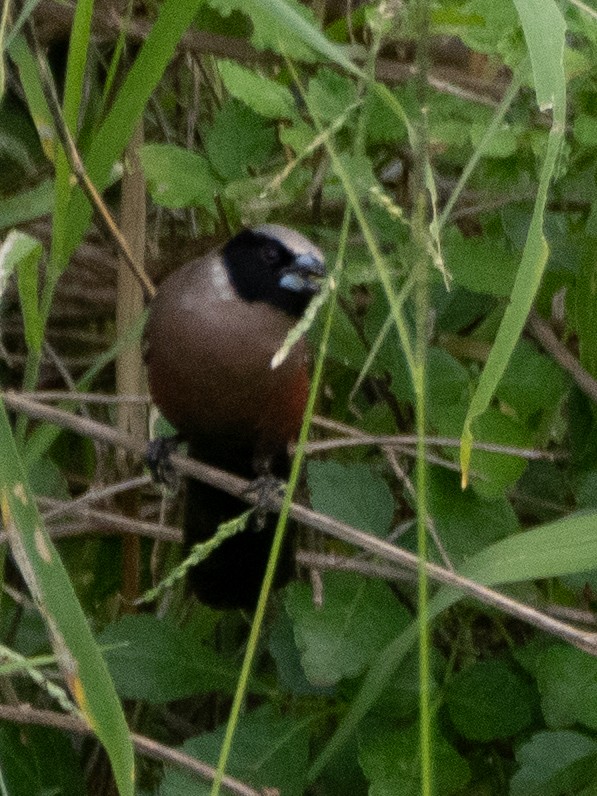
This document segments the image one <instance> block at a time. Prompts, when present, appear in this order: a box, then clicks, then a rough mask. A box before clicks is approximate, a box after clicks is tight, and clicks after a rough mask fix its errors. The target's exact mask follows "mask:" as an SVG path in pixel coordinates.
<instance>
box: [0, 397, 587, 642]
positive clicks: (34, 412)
mask: <svg viewBox="0 0 597 796" xmlns="http://www.w3.org/2000/svg"><path fill="white" fill-rule="evenodd" d="M0 395H1V396H2V398H3V399H4V401H5V403H6V404H7V405H8V406H9V407H11V408H12V409H14V410H17V411H21V412H24V413H25V414H27V415H28V416H29V417H32V418H35V419H37V420H43V421H45V422H48V423H53V424H55V425H58V426H60V427H62V428H68V429H70V430H71V431H74V432H76V433H79V434H83V435H86V436H90V437H94V438H95V439H98V440H100V441H103V442H107V443H109V444H111V445H116V446H119V447H122V448H124V449H125V450H128V451H130V452H131V453H135V454H137V455H138V456H141V457H143V456H144V455H145V446H144V445H142V444H141V443H139V442H137V441H136V440H135V439H133V438H132V437H131V436H130V435H128V434H124V433H121V432H119V431H117V430H115V429H114V428H112V427H110V426H106V425H103V424H102V423H97V422H96V421H93V420H88V419H87V418H82V417H77V416H76V415H72V414H70V413H69V412H64V411H62V410H60V409H55V408H54V407H50V406H46V405H44V404H39V403H36V402H35V401H32V400H31V399H29V398H23V397H22V396H21V395H18V394H17V393H14V392H4V393H1V394H0ZM171 463H172V467H173V468H174V469H175V470H176V471H177V472H179V473H181V474H182V475H185V476H190V477H191V478H197V479H198V480H200V481H203V482H205V483H207V484H209V485H210V486H214V487H216V488H217V489H222V490H224V491H226V492H229V493H230V494H232V495H235V496H236V497H239V498H241V499H242V500H244V501H246V502H248V503H251V502H254V501H255V500H256V499H257V498H256V495H255V493H254V491H253V493H251V492H250V491H249V490H248V487H249V485H250V484H249V482H248V481H247V480H245V479H244V478H239V477H238V476H236V475H233V474H231V473H225V472H223V471H222V470H218V469H216V468H215V467H211V466H209V465H207V464H202V463H201V462H198V461H195V460H194V459H190V458H188V457H187V456H183V455H181V454H179V453H173V454H172V456H171ZM280 505H281V500H279V499H277V498H274V497H272V499H271V501H270V506H271V508H272V509H278V508H280ZM290 516H291V517H293V519H295V520H297V521H299V522H302V523H304V524H305V525H308V526H309V527H310V528H314V529H315V530H318V531H320V532H321V533H324V534H326V535H328V536H332V537H334V538H336V539H340V540H341V541H343V542H347V543H348V544H352V545H354V546H356V547H358V548H361V549H362V550H366V551H367V552H369V553H371V554H372V555H375V556H378V557H380V558H382V559H384V560H386V561H389V562H391V563H393V564H397V565H399V566H401V567H403V568H404V569H407V570H409V571H411V572H417V571H418V568H419V559H418V556H416V555H415V554H414V553H411V552H410V551H409V550H405V549H403V548H400V547H397V546H395V545H392V544H390V543H389V542H387V541H386V540H384V539H380V538H379V537H377V536H373V535H372V534H368V533H365V532H364V531H360V530H359V529H358V528H353V527H352V526H350V525H346V524H345V523H343V522H340V521H339V520H336V519H334V518H333V517H328V516H326V515H324V514H319V513H318V512H316V511H313V510H311V509H308V508H305V507H304V506H300V505H298V504H296V503H293V504H292V506H291V509H290ZM425 567H426V569H427V574H428V575H429V577H431V578H433V579H434V580H436V581H437V582H438V583H442V584H444V585H446V586H452V587H455V588H457V589H460V590H461V591H462V592H463V593H465V594H467V595H469V596H471V597H474V598H475V599H477V600H478V601H479V602H481V603H483V604H485V605H489V606H492V607H494V608H498V609H500V610H502V611H504V612H505V613H507V614H509V615H510V616H513V617H515V618H517V619H520V620H521V621H523V622H527V623H528V624H530V625H533V626H534V627H537V628H540V629H541V630H544V631H545V632H547V633H551V634H552V635H554V636H557V637H558V638H561V639H563V640H564V641H567V642H569V643H570V644H572V645H573V646H575V647H578V648H579V649H582V650H585V651H586V652H589V653H591V654H593V655H597V634H596V633H590V632H588V631H585V630H579V629H578V628H575V627H572V626H571V625H568V624H566V623H564V622H560V621H558V620H557V619H553V618H551V617H550V616H547V615H546V614H545V613H543V612H541V611H538V610H537V609H535V608H532V607H531V606H528V605H525V604H524V603H521V602H518V601H517V600H514V599H512V598H511V597H508V596H506V595H505V594H502V593H500V592H498V591H495V590H494V589H491V588H488V587H486V586H482V585H481V584H479V583H477V582H476V581H474V580H471V579H470V578H466V577H463V576H462V575H458V574H457V573H454V572H450V571H449V570H447V569H445V568H444V567H440V566H438V565H437V564H432V563H429V562H427V563H426V564H425Z"/></svg>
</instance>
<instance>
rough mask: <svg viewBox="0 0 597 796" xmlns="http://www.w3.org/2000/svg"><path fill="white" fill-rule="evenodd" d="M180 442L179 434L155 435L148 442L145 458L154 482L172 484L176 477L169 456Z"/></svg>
mask: <svg viewBox="0 0 597 796" xmlns="http://www.w3.org/2000/svg"><path fill="white" fill-rule="evenodd" d="M181 442H182V437H181V436H180V434H175V435H174V436H173V437H156V438H155V439H152V440H150V441H149V442H148V444H147V452H146V454H145V460H146V462H147V466H148V468H149V472H150V473H151V477H152V478H153V480H154V481H155V482H156V483H158V484H167V485H168V486H172V485H173V484H174V482H175V480H176V479H175V475H174V468H173V467H172V462H171V461H170V456H171V455H172V453H174V451H175V450H176V449H177V448H178V446H179V445H180V443H181Z"/></svg>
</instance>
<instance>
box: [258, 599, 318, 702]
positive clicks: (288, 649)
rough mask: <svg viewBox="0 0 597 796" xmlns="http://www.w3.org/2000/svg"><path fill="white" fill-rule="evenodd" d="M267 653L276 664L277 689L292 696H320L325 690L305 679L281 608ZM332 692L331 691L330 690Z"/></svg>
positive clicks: (288, 622)
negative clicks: (288, 692)
mask: <svg viewBox="0 0 597 796" xmlns="http://www.w3.org/2000/svg"><path fill="white" fill-rule="evenodd" d="M268 649H269V652H270V654H271V656H272V658H273V659H274V660H275V662H276V671H277V674H278V687H279V688H281V689H282V690H283V691H290V693H292V694H321V693H326V691H325V689H321V688H317V687H316V686H314V685H312V684H311V683H310V682H309V681H308V680H307V678H306V677H305V672H304V671H303V667H302V666H301V657H300V653H299V650H298V648H297V646H296V641H295V639H294V632H293V626H292V622H291V620H290V617H289V616H288V612H287V611H286V610H285V609H284V608H282V607H281V609H280V610H279V611H277V612H276V618H275V620H274V624H273V626H272V629H271V631H270V634H269V645H268ZM330 691H332V689H330Z"/></svg>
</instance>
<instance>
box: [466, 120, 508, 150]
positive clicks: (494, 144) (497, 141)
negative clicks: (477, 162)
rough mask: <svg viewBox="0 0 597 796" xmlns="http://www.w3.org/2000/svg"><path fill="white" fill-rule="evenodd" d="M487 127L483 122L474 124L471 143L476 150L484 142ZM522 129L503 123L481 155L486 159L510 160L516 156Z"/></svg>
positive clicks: (471, 127) (470, 133)
mask: <svg viewBox="0 0 597 796" xmlns="http://www.w3.org/2000/svg"><path fill="white" fill-rule="evenodd" d="M486 131H487V125H486V124H484V123H483V122H479V123H473V124H472V125H471V126H470V129H469V135H470V138H471V143H472V145H473V147H474V148H475V149H476V148H477V147H478V146H479V145H480V144H481V142H482V141H483V136H484V135H485V133H486ZM519 132H520V129H515V128H513V127H511V126H510V125H509V124H507V123H506V122H503V123H502V126H501V127H500V128H499V130H496V132H494V134H493V135H492V136H491V138H490V139H489V141H487V142H486V143H485V145H484V146H483V149H482V150H481V154H482V155H483V157H486V158H509V157H512V155H515V154H516V152H517V149H518V134H519Z"/></svg>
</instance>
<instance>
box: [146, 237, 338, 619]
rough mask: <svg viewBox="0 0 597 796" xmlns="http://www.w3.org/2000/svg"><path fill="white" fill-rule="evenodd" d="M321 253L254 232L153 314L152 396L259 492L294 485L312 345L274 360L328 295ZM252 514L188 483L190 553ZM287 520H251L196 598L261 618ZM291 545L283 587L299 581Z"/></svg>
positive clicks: (196, 453)
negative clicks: (262, 486) (276, 540)
mask: <svg viewBox="0 0 597 796" xmlns="http://www.w3.org/2000/svg"><path fill="white" fill-rule="evenodd" d="M324 276H325V261H324V255H323V253H322V252H321V250H320V249H319V248H318V247H317V246H315V245H314V244H313V243H312V242H311V241H310V240H309V239H308V238H306V237H305V236H303V235H302V234H301V233H299V232H297V231H295V230H293V229H289V228H287V227H284V226H281V225H278V224H262V225H260V226H255V227H252V228H245V229H242V230H241V231H240V232H238V234H236V235H235V236H234V237H232V238H231V239H230V240H229V241H228V242H227V243H226V244H224V246H223V247H221V248H220V249H215V250H213V251H212V252H210V253H209V254H207V255H205V256H203V257H200V258H198V259H195V260H192V261H190V262H188V263H186V264H185V265H183V266H182V267H180V268H179V269H178V270H176V271H174V272H173V273H172V274H171V275H170V276H168V277H167V278H166V279H165V280H164V281H163V282H162V284H161V285H160V286H159V288H158V290H157V292H156V295H155V296H154V298H153V300H152V303H151V305H150V310H149V317H148V321H147V325H146V329H145V346H146V350H145V361H146V364H147V372H148V384H149V391H150V394H151V396H152V399H153V401H154V403H155V404H156V405H157V407H158V409H159V410H160V412H161V414H162V415H163V416H164V417H165V418H166V419H167V420H168V421H169V422H170V423H171V425H172V426H174V428H175V429H176V431H177V432H178V434H177V438H179V439H182V440H185V441H187V442H188V445H189V447H188V452H189V455H190V456H192V457H193V458H196V459H199V460H201V461H203V462H206V463H207V464H210V465H212V466H214V467H218V468H221V469H223V470H227V471H229V472H232V473H234V474H236V475H238V476H241V477H243V478H247V479H250V480H251V481H253V482H257V481H258V480H259V479H263V478H271V479H277V480H279V481H286V480H287V478H288V475H289V471H290V458H289V452H288V448H289V444H290V443H291V442H293V441H295V440H296V439H297V437H298V433H299V431H300V427H301V423H302V418H303V414H304V410H305V406H306V402H307V397H308V392H309V372H308V362H307V347H306V342H305V339H304V338H301V339H300V340H299V341H298V343H297V344H295V345H294V346H293V347H292V349H291V350H290V353H289V354H288V356H287V357H286V359H285V360H284V361H283V362H282V364H280V365H278V366H277V367H272V358H273V357H274V355H275V354H276V352H277V351H278V350H279V349H280V348H281V346H282V345H283V343H284V341H285V339H286V336H287V334H288V332H289V330H290V329H291V328H292V327H293V326H294V325H295V324H296V323H297V321H298V320H299V319H300V318H301V317H302V315H303V314H304V312H305V310H306V308H307V306H308V305H309V303H310V302H311V300H312V298H313V297H314V296H315V295H316V294H317V293H318V292H319V290H320V288H321V283H322V280H323V277H324ZM245 509H246V504H245V503H244V502H243V501H242V500H241V499H240V498H237V497H233V496H231V495H229V494H227V493H226V492H223V491H222V490H219V489H216V488H215V487H212V486H210V485H208V484H205V483H202V482H200V481H198V480H195V479H188V480H187V484H186V498H185V508H184V517H183V538H184V545H183V548H184V552H185V553H188V552H189V551H190V549H191V548H192V546H193V545H194V544H196V543H197V542H205V541H207V540H208V539H210V538H211V537H212V536H213V535H214V534H215V532H216V531H217V528H218V526H219V525H220V524H221V523H223V522H226V521H228V520H230V519H233V518H235V517H237V516H239V515H240V514H241V513H242V512H243V511H244V510H245ZM276 520H277V518H276V515H275V514H272V513H267V514H265V516H264V515H263V513H262V512H257V513H254V514H252V515H251V516H250V518H249V522H248V525H247V527H246V528H245V530H243V531H242V532H241V533H238V534H236V535H235V536H232V537H230V538H228V539H226V540H225V541H224V542H223V543H222V544H220V545H219V546H218V547H217V548H215V550H213V551H212V553H211V554H210V555H209V556H208V557H207V558H206V559H205V560H204V561H201V562H200V563H199V564H197V565H196V566H194V567H193V568H191V570H190V572H189V574H188V582H189V586H190V590H191V591H192V592H194V593H195V595H196V596H197V598H198V599H199V600H200V602H202V603H204V604H206V605H209V606H211V607H213V608H216V609H230V608H242V609H245V610H253V609H254V608H255V605H256V603H257V599H258V597H259V593H260V589H261V583H262V580H263V575H264V573H265V568H266V565H267V561H268V557H269V553H270V549H271V544H272V540H273V536H274V532H275V527H276ZM288 536H289V535H288V534H286V539H285V543H284V548H283V550H282V552H281V555H280V559H279V561H278V567H277V572H276V578H275V583H274V585H275V586H276V587H280V586H282V585H284V584H285V583H286V582H288V580H289V579H290V577H291V576H292V573H293V570H294V565H293V555H292V544H291V541H290V540H289V538H288Z"/></svg>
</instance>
